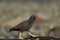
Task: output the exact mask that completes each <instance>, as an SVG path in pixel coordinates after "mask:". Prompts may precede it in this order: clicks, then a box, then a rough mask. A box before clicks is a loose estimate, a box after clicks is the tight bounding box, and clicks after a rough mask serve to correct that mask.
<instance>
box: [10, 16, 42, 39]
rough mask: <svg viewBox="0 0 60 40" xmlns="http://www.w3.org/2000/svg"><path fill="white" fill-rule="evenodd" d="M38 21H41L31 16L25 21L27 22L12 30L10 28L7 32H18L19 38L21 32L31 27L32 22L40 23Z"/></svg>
mask: <svg viewBox="0 0 60 40" xmlns="http://www.w3.org/2000/svg"><path fill="white" fill-rule="evenodd" d="M40 21H41V19H40V18H39V17H37V16H36V15H32V16H31V17H30V18H29V19H27V20H25V21H23V22H21V23H19V24H17V25H16V26H14V27H13V28H11V29H10V30H9V32H11V31H20V36H21V35H22V34H21V33H22V32H25V31H29V30H30V28H31V27H32V25H33V23H34V22H40ZM20 39H22V38H21V37H20Z"/></svg>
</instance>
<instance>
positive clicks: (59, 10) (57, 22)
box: [0, 0, 60, 39]
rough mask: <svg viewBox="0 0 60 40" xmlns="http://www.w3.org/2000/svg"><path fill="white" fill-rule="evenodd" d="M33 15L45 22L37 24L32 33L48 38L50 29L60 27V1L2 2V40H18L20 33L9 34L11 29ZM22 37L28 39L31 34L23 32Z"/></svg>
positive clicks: (23, 0)
mask: <svg viewBox="0 0 60 40" xmlns="http://www.w3.org/2000/svg"><path fill="white" fill-rule="evenodd" d="M31 15H37V16H38V17H39V18H41V19H43V21H42V22H41V23H36V22H35V23H34V25H33V27H32V28H31V29H30V31H31V32H32V33H35V34H37V35H39V36H46V35H47V33H48V31H49V30H50V29H52V28H54V27H55V26H60V0H0V39H3V38H4V39H14V38H16V39H18V33H19V32H16V31H13V32H9V29H10V28H12V27H14V26H15V25H17V24H19V23H20V22H22V21H24V20H27V19H29V17H30V16H31ZM35 27H39V29H38V30H37V29H35ZM40 30H42V31H41V32H40ZM22 37H24V38H27V37H29V34H28V33H27V32H23V35H22Z"/></svg>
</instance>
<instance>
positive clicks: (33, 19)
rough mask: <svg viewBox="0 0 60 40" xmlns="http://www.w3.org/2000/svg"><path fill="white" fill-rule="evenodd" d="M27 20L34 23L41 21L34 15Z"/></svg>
mask: <svg viewBox="0 0 60 40" xmlns="http://www.w3.org/2000/svg"><path fill="white" fill-rule="evenodd" d="M29 20H30V21H36V22H40V21H41V19H40V18H38V17H37V16H36V15H32V16H31V17H30V19H29Z"/></svg>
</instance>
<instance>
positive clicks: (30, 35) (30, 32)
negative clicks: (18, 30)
mask: <svg viewBox="0 0 60 40" xmlns="http://www.w3.org/2000/svg"><path fill="white" fill-rule="evenodd" d="M28 34H29V35H30V36H32V37H37V36H38V35H34V34H32V33H31V32H28Z"/></svg>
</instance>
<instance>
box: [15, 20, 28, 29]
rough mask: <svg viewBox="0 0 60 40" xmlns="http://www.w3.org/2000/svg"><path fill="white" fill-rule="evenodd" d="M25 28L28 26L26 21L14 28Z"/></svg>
mask: <svg viewBox="0 0 60 40" xmlns="http://www.w3.org/2000/svg"><path fill="white" fill-rule="evenodd" d="M26 26H28V20H26V21H23V22H21V23H19V24H17V25H16V26H15V27H14V28H15V29H20V28H25V27H26Z"/></svg>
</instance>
